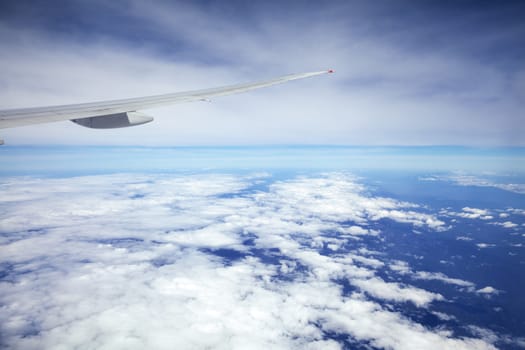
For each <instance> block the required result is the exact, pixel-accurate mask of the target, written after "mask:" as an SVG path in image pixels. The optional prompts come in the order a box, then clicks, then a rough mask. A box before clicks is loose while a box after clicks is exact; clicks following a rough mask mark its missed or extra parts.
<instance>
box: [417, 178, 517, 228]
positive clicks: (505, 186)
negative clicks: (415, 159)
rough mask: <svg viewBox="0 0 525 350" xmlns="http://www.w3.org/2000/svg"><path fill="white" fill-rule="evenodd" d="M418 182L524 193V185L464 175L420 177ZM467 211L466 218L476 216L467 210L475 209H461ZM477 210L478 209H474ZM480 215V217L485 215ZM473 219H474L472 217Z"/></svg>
mask: <svg viewBox="0 0 525 350" xmlns="http://www.w3.org/2000/svg"><path fill="white" fill-rule="evenodd" d="M419 180H420V181H452V182H454V183H455V184H457V185H459V186H478V187H494V188H499V189H500V190H504V191H509V192H515V193H525V184H521V183H520V184H514V183H498V182H494V181H491V180H488V179H483V178H480V177H478V176H473V175H466V174H461V173H460V174H453V175H446V176H427V177H420V178H419ZM465 209H467V214H464V215H466V216H464V217H468V213H470V214H476V213H477V212H469V211H468V209H475V208H468V207H466V208H463V210H465ZM475 210H478V209H475ZM486 214H488V213H485V214H481V215H486ZM474 218H475V217H474Z"/></svg>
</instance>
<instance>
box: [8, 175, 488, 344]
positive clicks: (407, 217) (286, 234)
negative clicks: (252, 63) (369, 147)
mask: <svg viewBox="0 0 525 350" xmlns="http://www.w3.org/2000/svg"><path fill="white" fill-rule="evenodd" d="M264 181H267V183H266V184H267V186H266V187H264V186H263V189H261V187H257V190H253V189H252V190H250V189H251V188H252V186H254V185H256V184H261V182H262V183H264ZM1 186H2V193H3V195H2V198H0V209H1V217H0V219H1V220H2V226H1V233H2V235H1V237H2V238H1V246H0V250H1V255H0V256H1V257H2V258H1V263H2V265H1V266H2V269H3V277H2V279H1V282H0V283H1V284H2V288H1V290H2V292H1V293H0V302H1V303H2V305H3V312H2V313H1V315H0V327H1V332H2V335H3V336H2V339H1V342H2V343H3V345H5V346H8V347H14V348H26V349H32V348H47V347H53V346H62V347H67V348H74V347H82V346H85V347H95V348H127V349H135V348H156V349H167V348H173V347H177V348H206V347H212V348H219V349H220V348H224V349H232V348H233V349H241V348H247V347H249V348H261V349H262V348H268V347H271V348H276V349H289V348H298V349H299V348H301V349H302V348H312V349H315V348H322V349H325V348H333V349H337V348H341V347H342V344H341V343H339V342H337V341H336V340H333V339H327V337H326V334H334V333H335V334H340V335H342V336H344V337H345V338H347V337H349V338H351V339H354V340H356V341H363V342H366V343H369V344H371V345H373V346H376V347H385V348H392V349H407V348H411V347H414V348H427V349H434V348H435V349H447V348H449V349H462V348H464V349H473V348H474V349H493V348H494V347H493V345H492V344H491V342H489V341H486V340H483V339H475V338H461V337H455V336H454V335H453V334H452V332H450V331H443V330H439V329H430V328H427V327H425V326H423V325H421V324H419V323H418V322H416V321H415V320H412V319H410V318H408V317H406V316H405V315H403V313H402V312H401V311H395V310H393V309H392V308H389V307H388V306H386V305H385V303H387V304H396V303H406V302H409V303H412V304H414V305H415V306H416V307H418V308H419V309H422V310H427V309H430V308H431V307H432V303H433V302H434V301H438V300H444V297H443V296H442V295H441V294H439V293H437V292H435V291H431V290H425V289H422V288H419V287H416V286H414V285H411V284H408V283H399V282H393V281H389V280H386V279H385V278H383V277H381V276H379V273H378V271H379V270H380V269H382V268H383V267H384V266H385V264H386V263H389V262H388V261H385V260H384V259H383V256H382V255H381V253H378V252H373V251H370V250H367V249H366V248H363V247H361V248H360V249H353V247H354V246H353V244H354V242H359V240H356V239H355V238H359V239H363V237H367V238H374V239H375V238H377V237H378V236H380V235H381V234H382V232H381V231H380V230H378V229H376V228H374V227H375V226H374V223H376V222H377V221H379V220H392V221H395V222H398V223H400V224H405V225H410V226H423V227H427V228H428V229H430V230H432V229H438V228H439V227H440V225H437V224H436V223H437V222H438V220H437V219H436V218H435V217H434V216H433V215H431V214H428V213H422V212H420V211H418V210H419V207H418V206H417V205H415V204H412V203H408V202H400V201H396V200H393V199H390V198H384V197H374V196H371V195H369V194H368V192H367V191H366V188H365V187H364V186H363V185H361V184H359V183H358V181H357V179H356V178H355V177H352V176H350V175H346V174H340V173H336V174H324V175H320V176H309V177H306V176H303V177H297V178H292V179H288V180H279V181H275V180H273V179H269V178H268V177H267V175H227V174H210V175H104V176H83V177H73V178H65V179H35V178H10V179H5V180H3V181H2V183H1ZM28 218H31V220H29V219H28ZM359 228H360V229H359ZM345 229H346V230H345ZM326 249H328V253H327V251H326ZM392 266H398V268H397V270H398V271H400V272H403V271H405V270H407V269H408V266H407V265H406V264H405V263H403V262H401V261H398V262H395V263H394V264H393V265H392ZM394 269H396V268H394ZM419 276H420V277H422V278H430V279H439V280H442V281H444V282H446V283H452V284H456V285H460V284H465V283H466V282H462V281H460V280H457V279H450V278H448V277H446V276H445V275H441V274H428V273H427V274H425V273H420V274H419ZM342 281H346V283H348V287H347V290H345V289H344V288H342V284H341V283H342Z"/></svg>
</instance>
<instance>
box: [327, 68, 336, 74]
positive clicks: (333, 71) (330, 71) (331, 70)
mask: <svg viewBox="0 0 525 350" xmlns="http://www.w3.org/2000/svg"><path fill="white" fill-rule="evenodd" d="M326 73H330V74H332V73H335V70H333V69H329V70H327V71H326Z"/></svg>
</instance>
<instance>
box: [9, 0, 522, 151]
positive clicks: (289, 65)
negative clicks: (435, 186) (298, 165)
mask: <svg viewBox="0 0 525 350" xmlns="http://www.w3.org/2000/svg"><path fill="white" fill-rule="evenodd" d="M1 7H2V8H1V11H0V13H1V14H0V40H1V41H2V47H3V50H2V52H1V53H0V67H1V68H0V72H1V74H0V105H1V108H10V107H13V108H15V107H25V106H39V105H52V104H64V103H76V102H86V101H93V100H101V99H111V98H121V97H131V96H141V95H148V94H156V93H165V92H171V91H178V90H188V89H196V88H205V87H211V86H219V85H223V84H229V83H235V82H242V81H251V80H256V79H264V78H268V77H273V76H278V75H281V74H286V73H291V72H302V71H310V70H319V69H325V68H334V69H336V70H337V74H335V75H333V76H329V77H328V76H323V77H319V78H316V79H311V80H306V81H300V82H293V83H290V84H287V85H285V86H279V87H274V88H270V89H266V90H261V91H256V92H252V93H249V94H245V95H239V96H230V97H225V98H218V99H216V100H214V101H212V103H191V104H185V105H178V106H172V107H165V108H157V109H154V110H148V111H147V112H148V113H149V114H151V115H153V116H155V117H156V121H155V122H154V123H152V124H148V125H144V126H141V127H137V128H130V129H121V130H110V131H97V130H89V129H83V128H79V127H78V126H76V125H73V124H72V123H55V124H49V125H41V126H32V127H24V128H17V129H11V130H2V137H3V138H4V139H5V140H6V141H7V142H8V143H10V144H15V145H16V144H82V145H85V144H94V145H111V144H117V145H162V146H172V145H188V146H193V145H268V144H271V145H275V144H332V145H333V144H335V145H444V144H445V145H469V146H518V145H521V146H523V145H524V144H525V141H524V138H523V137H522V135H523V134H525V123H524V122H523V120H524V117H523V107H524V102H523V101H525V98H524V97H525V64H524V63H523V62H525V60H524V57H525V55H524V53H525V48H524V47H523V45H522V44H521V38H523V37H524V36H525V27H524V25H523V23H522V21H521V18H522V17H523V14H524V13H525V5H524V4H523V3H522V2H511V1H503V2H493V1H485V2H483V1H481V2H480V1H462V2H442V1H424V2H417V3H416V2H408V1H395V2H391V1H374V2H366V1H329V2H328V1H327V2H307V1H289V2H285V3H284V4H283V3H281V2H272V1H270V2H266V1H264V2H263V1H255V2H242V1H238V2H237V1H228V2H224V1H202V2H163V1H153V2H147V3H146V2H142V1H114V2H110V3H109V2H105V1H92V2H83V1H56V2H53V3H51V4H50V3H48V2H44V1H17V2H14V1H13V2H9V1H7V2H2V5H1Z"/></svg>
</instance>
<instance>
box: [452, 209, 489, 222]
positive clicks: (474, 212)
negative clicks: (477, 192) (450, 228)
mask: <svg viewBox="0 0 525 350" xmlns="http://www.w3.org/2000/svg"><path fill="white" fill-rule="evenodd" d="M462 210H463V212H461V213H457V214H456V215H457V216H459V217H462V218H467V219H482V220H490V219H493V218H494V217H493V216H492V215H489V211H488V210H487V209H478V208H470V207H465V208H463V209H462Z"/></svg>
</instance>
